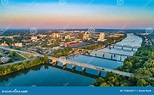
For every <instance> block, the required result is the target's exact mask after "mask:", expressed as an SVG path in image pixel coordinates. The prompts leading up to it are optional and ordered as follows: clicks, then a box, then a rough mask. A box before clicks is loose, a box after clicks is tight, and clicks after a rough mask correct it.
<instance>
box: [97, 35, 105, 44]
mask: <svg viewBox="0 0 154 95" xmlns="http://www.w3.org/2000/svg"><path fill="white" fill-rule="evenodd" d="M98 41H102V42H103V41H105V33H100V35H99V38H98Z"/></svg>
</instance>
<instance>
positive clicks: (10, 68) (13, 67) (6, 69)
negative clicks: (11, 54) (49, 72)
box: [0, 56, 49, 76]
mask: <svg viewBox="0 0 154 95" xmlns="http://www.w3.org/2000/svg"><path fill="white" fill-rule="evenodd" d="M46 63H49V59H48V57H46V56H45V57H40V58H36V59H34V60H33V61H27V62H22V63H19V64H10V65H6V66H0V76H4V75H7V74H10V73H13V72H17V71H21V70H24V69H27V68H31V67H34V66H37V65H41V64H46Z"/></svg>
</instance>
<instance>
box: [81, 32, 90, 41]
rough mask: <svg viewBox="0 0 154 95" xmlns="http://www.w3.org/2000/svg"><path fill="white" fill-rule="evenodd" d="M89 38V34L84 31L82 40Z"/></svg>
mask: <svg viewBox="0 0 154 95" xmlns="http://www.w3.org/2000/svg"><path fill="white" fill-rule="evenodd" d="M89 39H90V34H89V33H87V32H86V33H85V34H84V35H83V40H89Z"/></svg>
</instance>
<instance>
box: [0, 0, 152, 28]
mask: <svg viewBox="0 0 154 95" xmlns="http://www.w3.org/2000/svg"><path fill="white" fill-rule="evenodd" d="M64 1H65V0H64ZM0 12H1V14H0V28H5V27H7V26H11V27H12V28H30V27H37V28H62V27H66V26H68V28H88V27H94V28H143V29H144V28H147V27H152V28H154V20H153V17H154V0H124V4H122V5H118V4H117V0H66V3H65V4H64V5H60V4H59V0H9V3H8V4H7V5H5V6H3V5H2V4H1V5H0Z"/></svg>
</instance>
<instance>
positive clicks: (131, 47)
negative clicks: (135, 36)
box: [108, 44, 140, 51]
mask: <svg viewBox="0 0 154 95" xmlns="http://www.w3.org/2000/svg"><path fill="white" fill-rule="evenodd" d="M108 46H109V49H111V48H115V47H121V50H124V48H130V49H131V51H134V49H138V48H140V46H130V45H120V44H111V45H108Z"/></svg>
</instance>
